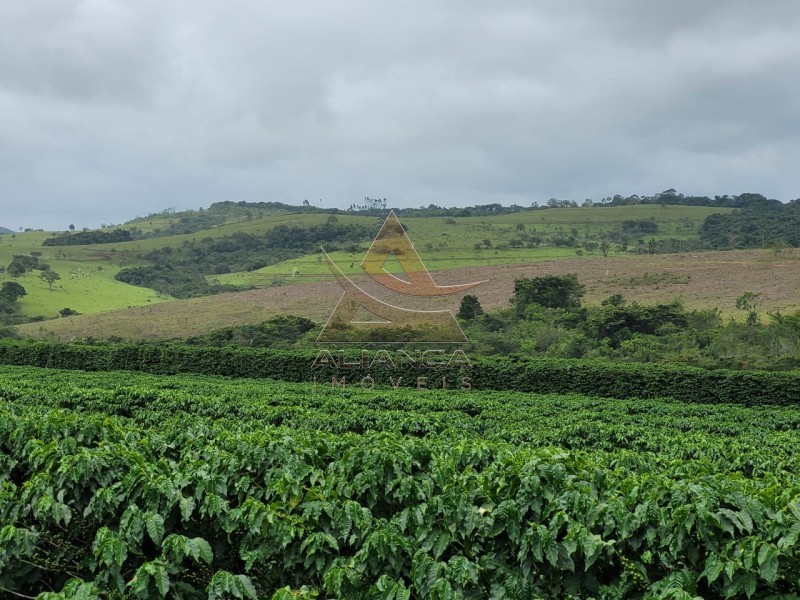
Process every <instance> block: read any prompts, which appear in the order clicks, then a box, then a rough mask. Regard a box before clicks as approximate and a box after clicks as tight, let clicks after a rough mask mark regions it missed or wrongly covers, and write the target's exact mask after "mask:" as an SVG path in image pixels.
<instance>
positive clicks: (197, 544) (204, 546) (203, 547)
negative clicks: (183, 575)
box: [191, 537, 214, 565]
mask: <svg viewBox="0 0 800 600" xmlns="http://www.w3.org/2000/svg"><path fill="white" fill-rule="evenodd" d="M191 544H192V550H193V551H192V555H193V556H194V558H195V560H198V559H199V560H203V561H204V562H205V563H206V564H208V565H210V564H211V562H212V561H213V560H214V553H213V552H212V551H211V544H209V543H208V542H207V541H205V540H204V539H203V538H200V537H196V538H193V539H192V540H191ZM195 550H196V552H197V553H196V554H195Z"/></svg>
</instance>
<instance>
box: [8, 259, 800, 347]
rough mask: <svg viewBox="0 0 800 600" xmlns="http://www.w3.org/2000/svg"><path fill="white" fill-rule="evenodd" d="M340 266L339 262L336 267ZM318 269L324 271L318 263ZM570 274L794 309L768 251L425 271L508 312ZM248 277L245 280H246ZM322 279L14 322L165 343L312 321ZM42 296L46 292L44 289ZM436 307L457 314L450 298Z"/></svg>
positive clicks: (657, 294) (722, 301) (614, 288)
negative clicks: (517, 297)
mask: <svg viewBox="0 0 800 600" xmlns="http://www.w3.org/2000/svg"><path fill="white" fill-rule="evenodd" d="M339 264H340V265H341V266H342V267H344V268H345V269H346V268H347V267H348V263H346V262H340V263H339ZM326 268H327V267H326ZM565 273H575V274H577V276H578V279H579V280H580V281H581V282H583V283H585V284H586V286H587V291H586V302H587V304H590V305H597V304H599V303H600V302H601V301H602V300H604V299H605V298H607V297H609V296H611V295H612V294H617V293H619V294H623V295H624V296H625V297H626V298H628V299H629V300H631V301H636V302H640V303H643V304H649V303H655V302H660V301H670V300H673V299H680V300H682V301H683V302H684V303H685V304H686V306H687V307H689V308H719V309H720V310H721V311H722V312H723V315H725V317H726V318H727V317H734V316H736V317H737V318H740V319H741V315H735V313H736V312H737V311H736V298H737V297H738V296H739V295H740V294H741V293H743V292H745V291H748V290H750V291H753V292H756V293H760V294H762V298H763V308H764V310H765V312H767V311H772V312H774V311H783V312H791V311H793V310H797V309H800V300H798V298H800V287H798V283H797V282H798V281H800V254H798V253H797V252H793V251H786V252H784V253H783V254H782V255H780V256H776V255H775V253H774V252H772V251H770V250H739V251H724V252H701V253H696V254H690V253H683V254H674V255H659V254H657V255H647V254H645V255H633V256H626V255H619V256H614V255H612V256H609V257H607V258H606V257H602V256H595V257H588V256H584V257H575V256H574V255H573V257H572V258H568V259H566V258H564V259H560V260H546V261H542V262H526V263H521V264H519V263H518V264H510V265H499V266H492V267H472V268H463V269H450V270H445V271H441V272H435V273H434V277H435V278H436V280H437V282H439V283H440V284H441V285H447V284H455V283H463V282H465V281H480V280H484V279H488V280H489V281H488V282H487V284H485V285H482V286H479V287H477V288H475V290H474V294H475V295H476V296H477V297H478V298H479V299H480V302H481V304H482V305H483V306H484V308H486V309H499V308H505V307H507V306H508V300H509V298H510V296H511V293H512V290H513V285H514V279H516V278H519V277H531V276H540V275H548V274H552V275H563V274H565ZM251 275H253V274H251ZM327 279H328V280H327V281H319V282H315V283H300V284H298V285H286V286H274V287H265V288H263V289H256V290H250V291H246V292H234V293H228V294H219V295H216V296H206V297H202V298H191V299H189V300H181V301H172V302H165V303H159V304H150V303H148V304H147V305H145V306H140V307H136V308H132V309H122V310H118V311H112V312H107V313H103V314H94V315H81V316H77V317H69V318H67V319H58V320H54V321H47V322H43V323H30V324H26V325H22V326H20V327H19V330H20V331H21V332H22V334H23V335H25V336H31V337H37V338H54V339H60V340H64V341H68V340H71V339H81V338H85V337H95V338H102V337H107V336H108V335H115V336H119V337H122V338H126V339H149V340H165V339H173V338H179V337H184V336H189V335H199V334H201V333H204V332H207V331H210V330H213V329H216V328H220V327H229V326H234V325H244V324H253V323H260V322H262V321H264V320H265V319H268V318H270V317H272V316H275V315H278V314H285V313H287V312H288V313H290V314H294V315H298V316H303V317H307V318H310V319H312V320H315V321H318V322H324V320H325V319H326V318H327V317H328V315H329V314H330V311H331V310H332V307H333V306H334V305H335V304H336V302H337V300H338V299H339V297H340V296H341V294H342V290H341V288H340V287H339V285H338V284H336V282H335V281H332V276H331V275H330V274H328V275H327ZM45 291H46V290H45ZM447 302H449V304H447V305H445V306H444V307H445V308H450V309H453V310H455V309H457V308H458V302H459V298H458V297H450V298H448V299H447Z"/></svg>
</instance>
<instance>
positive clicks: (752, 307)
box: [736, 292, 761, 325]
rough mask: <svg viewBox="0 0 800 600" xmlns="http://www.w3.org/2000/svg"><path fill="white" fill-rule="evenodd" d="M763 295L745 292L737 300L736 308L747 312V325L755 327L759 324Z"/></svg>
mask: <svg viewBox="0 0 800 600" xmlns="http://www.w3.org/2000/svg"><path fill="white" fill-rule="evenodd" d="M760 296H761V294H754V293H753V292H745V293H744V294H742V295H741V296H739V297H738V298H737V299H736V308H738V309H739V310H746V311H747V324H748V325H755V324H756V323H758V312H757V309H758V305H759V304H760V302H761V301H760V300H759V298H760Z"/></svg>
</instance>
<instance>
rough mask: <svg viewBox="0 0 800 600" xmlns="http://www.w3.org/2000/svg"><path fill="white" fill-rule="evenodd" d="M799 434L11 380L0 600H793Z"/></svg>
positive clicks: (549, 408) (335, 395)
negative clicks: (15, 599)
mask: <svg viewBox="0 0 800 600" xmlns="http://www.w3.org/2000/svg"><path fill="white" fill-rule="evenodd" d="M798 427H800V412H798V410H797V409H796V408H771V409H763V408H745V407H732V406H708V405H705V406H703V405H685V404H678V403H674V402H671V401H666V400H659V401H655V400H650V401H642V400H630V401H615V400H608V399H606V400H598V399H593V398H586V397H579V396H573V397H558V396H531V395H520V394H508V393H506V394H495V393H479V392H472V393H470V394H459V395H448V393H446V392H438V393H437V392H412V391H402V390H388V391H369V392H367V391H359V392H355V391H349V392H345V393H343V392H341V391H336V392H333V391H324V390H322V389H319V390H317V391H316V392H315V393H314V394H311V393H309V390H308V386H307V385H306V386H300V385H289V384H275V383H270V382H267V381H259V382H254V381H244V382H242V381H215V380H213V379H210V378H191V377H186V376H182V377H177V378H174V377H173V378H168V379H167V378H156V377H153V376H143V375H138V376H131V375H129V374H126V375H122V374H114V373H108V374H80V373H75V372H57V371H38V370H36V369H32V368H25V369H19V368H9V367H5V368H2V369H0V447H2V454H0V459H1V462H0V481H1V483H0V485H1V486H2V487H0V514H2V529H0V586H1V587H2V590H0V591H3V592H4V593H8V594H9V595H10V594H12V593H13V594H24V595H26V596H35V597H38V598H39V599H40V600H55V599H56V598H98V597H120V598H121V597H123V596H125V597H132V598H163V597H169V598H205V597H209V598H233V597H238V598H242V597H245V598H256V597H266V598H269V597H273V598H288V597H308V598H311V597H328V598H334V597H335V598H385V599H397V598H408V599H410V598H440V599H441V598H498V599H499V598H519V599H526V598H563V597H569V596H572V597H600V598H620V599H621V598H643V597H647V598H698V597H742V596H747V597H753V598H767V597H771V598H790V597H793V596H794V595H796V594H797V593H798V592H800V583H798V580H797V573H798V572H799V571H800V559H799V558H798V556H799V555H798V552H797V540H798V535H800V501H799V500H798V497H799V496H800V481H799V480H798V477H797V473H798V466H800V465H798V451H797V448H798V444H797V442H798V436H797V430H798ZM551 444H554V445H555V446H552V445H551Z"/></svg>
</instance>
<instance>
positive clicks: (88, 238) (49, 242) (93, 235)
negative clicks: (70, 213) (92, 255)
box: [42, 229, 133, 246]
mask: <svg viewBox="0 0 800 600" xmlns="http://www.w3.org/2000/svg"><path fill="white" fill-rule="evenodd" d="M132 239H133V238H132V237H131V232H130V231H128V230H127V229H114V230H112V231H79V232H77V233H65V234H63V235H58V236H56V237H51V238H47V239H46V240H44V241H43V242H42V245H43V246H82V245H86V244H109V243H114V242H129V241H131V240H132Z"/></svg>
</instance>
